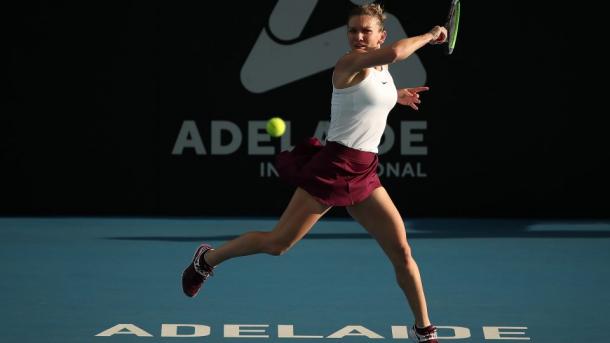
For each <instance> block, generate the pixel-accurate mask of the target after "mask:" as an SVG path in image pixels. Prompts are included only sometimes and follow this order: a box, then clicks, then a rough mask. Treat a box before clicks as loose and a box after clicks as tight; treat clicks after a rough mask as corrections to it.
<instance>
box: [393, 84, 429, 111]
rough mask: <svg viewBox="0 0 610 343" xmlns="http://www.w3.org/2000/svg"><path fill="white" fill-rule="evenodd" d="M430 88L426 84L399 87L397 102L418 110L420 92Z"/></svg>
mask: <svg viewBox="0 0 610 343" xmlns="http://www.w3.org/2000/svg"><path fill="white" fill-rule="evenodd" d="M428 89H430V88H428V87H425V86H422V87H414V88H402V89H399V90H398V100H397V102H398V103H399V104H401V105H405V106H409V107H411V108H412V109H414V110H416V111H417V110H419V107H417V104H420V103H421V100H419V92H424V91H427V90H428Z"/></svg>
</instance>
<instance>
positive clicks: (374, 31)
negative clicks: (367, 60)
mask: <svg viewBox="0 0 610 343" xmlns="http://www.w3.org/2000/svg"><path fill="white" fill-rule="evenodd" d="M385 38H386V32H385V31H383V30H381V26H380V23H379V20H378V19H377V18H375V17H373V16H370V15H358V16H353V17H351V18H350V19H349V21H348V23H347V40H348V43H349V45H350V47H351V48H352V50H364V51H368V50H374V49H379V47H380V46H381V44H383V41H384V40H385Z"/></svg>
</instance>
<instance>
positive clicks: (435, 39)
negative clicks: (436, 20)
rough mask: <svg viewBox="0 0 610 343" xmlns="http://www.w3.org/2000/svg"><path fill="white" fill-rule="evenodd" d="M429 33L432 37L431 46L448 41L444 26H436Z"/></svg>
mask: <svg viewBox="0 0 610 343" xmlns="http://www.w3.org/2000/svg"><path fill="white" fill-rule="evenodd" d="M428 33H429V34H431V35H432V39H431V40H430V44H442V43H445V42H446V41H447V29H446V28H444V27H442V26H438V25H436V26H435V27H433V28H432V29H431V30H430V31H428Z"/></svg>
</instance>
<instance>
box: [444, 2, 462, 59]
mask: <svg viewBox="0 0 610 343" xmlns="http://www.w3.org/2000/svg"><path fill="white" fill-rule="evenodd" d="M459 27H460V0H452V1H451V8H450V9H449V15H448V16H447V24H445V28H446V29H447V45H445V53H446V54H447V55H451V54H452V53H453V49H455V42H456V41H457V34H458V28H459Z"/></svg>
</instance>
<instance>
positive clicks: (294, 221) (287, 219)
mask: <svg viewBox="0 0 610 343" xmlns="http://www.w3.org/2000/svg"><path fill="white" fill-rule="evenodd" d="M330 208H331V207H330V206H326V205H322V204H321V203H319V202H318V201H317V200H316V199H315V198H314V197H312V196H311V195H310V194H309V193H307V192H306V191H304V190H303V189H301V188H297V190H296V191H295V192H294V195H293V196H292V199H291V200H290V203H288V207H286V209H285V210H284V213H283V214H282V216H281V217H280V219H279V221H278V222H277V224H276V225H275V228H274V229H273V230H272V231H269V232H262V231H251V232H247V233H244V234H243V235H241V236H239V237H237V238H235V239H233V240H231V241H229V242H227V243H225V244H224V245H222V246H220V247H218V248H216V249H215V250H210V251H208V252H206V254H205V257H204V258H205V262H206V263H207V264H209V265H210V266H216V265H218V264H220V263H222V262H223V261H226V260H228V259H230V258H233V257H238V256H246V255H252V254H257V253H266V254H271V255H281V254H283V253H284V252H286V251H287V250H288V249H290V247H292V246H293V245H294V244H296V243H297V242H298V241H299V240H300V239H301V238H303V236H305V235H306V234H307V232H309V230H310V229H311V228H312V227H313V225H314V224H315V223H316V222H317V221H318V220H319V219H320V218H321V217H322V216H323V215H324V214H325V213H326V212H327V211H328V210H329V209H330Z"/></svg>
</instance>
